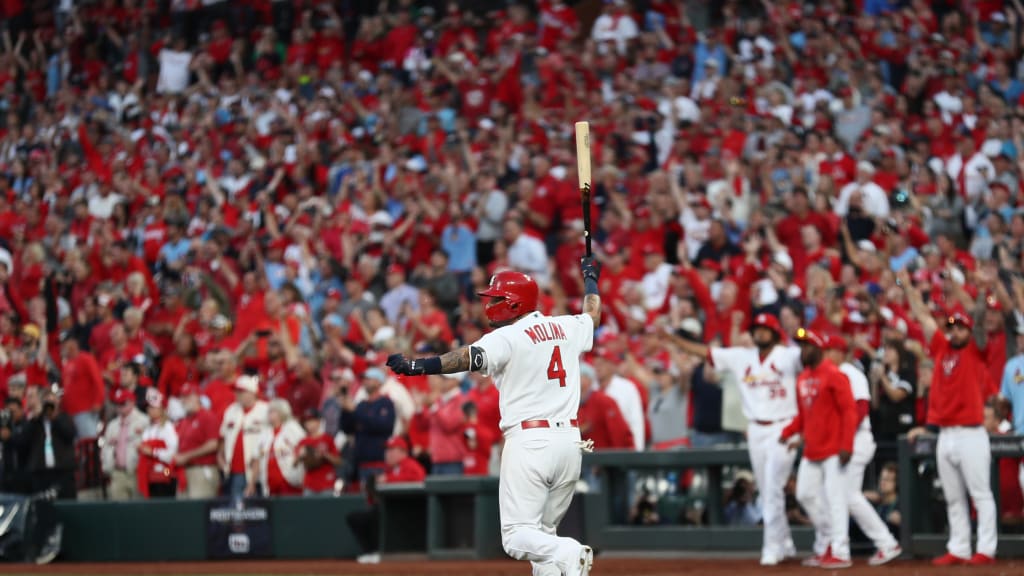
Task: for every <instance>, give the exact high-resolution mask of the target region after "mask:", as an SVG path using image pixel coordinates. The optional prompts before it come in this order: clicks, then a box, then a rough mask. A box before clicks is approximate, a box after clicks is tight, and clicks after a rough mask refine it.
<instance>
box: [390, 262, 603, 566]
mask: <svg viewBox="0 0 1024 576" xmlns="http://www.w3.org/2000/svg"><path fill="white" fill-rule="evenodd" d="M580 271H581V274H582V276H583V292H584V296H583V313H582V314H577V315H571V316H570V315H564V316H547V315H545V314H542V313H541V312H540V311H538V310H537V306H538V296H539V291H538V289H537V283H536V282H535V281H534V280H533V278H531V277H529V276H527V275H526V274H523V273H521V272H515V271H511V270H504V271H501V272H498V273H497V274H495V275H494V276H493V277H492V278H491V283H490V285H489V286H488V288H487V289H486V290H484V291H482V292H480V295H481V296H483V297H484V298H486V299H487V300H486V304H485V308H484V312H485V314H486V316H487V319H488V321H489V322H490V324H491V326H492V327H494V328H495V329H494V330H493V331H492V332H490V333H488V334H486V335H484V336H483V337H482V338H480V339H479V340H477V341H476V342H474V343H473V344H471V345H469V346H463V347H461V348H459V349H458V350H454V351H452V352H449V353H447V354H444V355H443V356H440V357H436V356H435V357H429V358H416V359H409V358H406V357H405V356H404V355H401V354H393V355H391V356H390V357H388V361H387V365H388V367H390V368H391V369H392V370H393V371H394V372H396V373H398V374H404V375H414V376H415V375H420V374H442V373H444V374H453V373H457V372H464V371H473V372H478V373H481V374H484V375H487V376H491V377H492V379H493V380H494V383H495V385H496V386H497V387H498V389H499V390H500V391H501V393H500V397H499V398H500V399H499V409H500V412H501V422H500V427H501V430H502V433H503V434H504V436H505V444H504V449H503V451H502V456H501V471H500V476H499V483H500V486H499V491H498V494H499V496H498V506H499V509H500V516H501V527H502V545H503V547H504V549H505V551H506V552H507V553H508V554H509V555H511V556H512V557H513V558H516V559H518V560H525V559H530V560H531V562H532V563H533V564H534V570H535V572H536V571H538V570H546V569H547V568H546V567H550V565H557V564H560V565H562V566H571V567H574V568H575V569H580V568H582V569H583V573H584V574H585V573H587V572H588V571H589V569H590V566H591V564H592V563H593V550H592V549H591V548H590V547H589V546H584V545H582V544H580V543H579V542H577V541H575V540H571V539H569V538H559V537H557V536H555V535H554V534H553V533H552V530H551V528H552V527H550V526H542V525H541V524H540V519H541V518H562V517H563V516H564V514H565V511H566V509H567V508H568V505H569V501H570V500H571V495H572V490H573V486H574V485H575V483H576V481H578V480H579V477H580V466H581V463H582V454H581V449H582V450H588V449H590V448H591V446H592V443H590V442H583V441H582V438H581V436H580V431H579V422H578V412H579V406H580V356H581V355H582V354H583V353H585V352H589V351H590V349H591V348H592V347H593V344H594V330H595V329H596V328H597V326H598V325H600V323H601V298H600V296H598V279H599V277H600V267H599V265H598V263H597V261H596V260H595V259H594V258H592V257H584V258H583V259H582V260H581V262H580ZM537 440H542V441H544V449H543V450H538V449H537V448H536V446H537V442H536V441H537ZM535 478H547V479H549V480H548V482H546V483H538V482H535V481H534V479H535ZM573 573H574V574H575V573H578V572H576V571H575V570H574V571H573Z"/></svg>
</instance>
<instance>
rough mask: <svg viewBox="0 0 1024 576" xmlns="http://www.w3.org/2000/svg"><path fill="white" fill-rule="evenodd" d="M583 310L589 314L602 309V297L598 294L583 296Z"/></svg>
mask: <svg viewBox="0 0 1024 576" xmlns="http://www.w3.org/2000/svg"><path fill="white" fill-rule="evenodd" d="M583 311H584V312H586V313H587V314H590V313H591V312H600V311H601V297H600V296H598V295H597V294H587V295H586V296H584V297H583Z"/></svg>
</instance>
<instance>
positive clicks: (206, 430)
mask: <svg viewBox="0 0 1024 576" xmlns="http://www.w3.org/2000/svg"><path fill="white" fill-rule="evenodd" d="M177 430H178V452H179V453H180V452H189V451H191V450H195V449H196V448H199V447H200V446H202V445H203V444H206V443H207V442H209V441H210V440H217V439H218V438H220V426H218V424H217V417H216V416H214V415H213V413H212V412H210V411H209V410H200V411H199V412H196V413H195V414H189V415H188V416H186V417H184V418H182V419H181V421H179V422H178V426H177ZM241 445H242V443H241V442H238V443H237V444H236V447H235V453H236V454H237V453H238V451H239V450H240V448H239V447H240V446H241ZM232 464H234V461H233V460H232ZM216 465H217V454H216V452H210V453H209V454H207V455H205V456H200V457H198V458H193V459H192V460H189V461H188V462H186V463H185V466H186V467H192V466H216Z"/></svg>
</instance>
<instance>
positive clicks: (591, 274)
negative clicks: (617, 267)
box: [580, 256, 601, 282]
mask: <svg viewBox="0 0 1024 576" xmlns="http://www.w3.org/2000/svg"><path fill="white" fill-rule="evenodd" d="M580 271H581V272H583V279H584V280H586V279H588V278H589V279H591V280H593V281H594V282H597V281H598V280H599V279H600V278H601V263H600V262H598V261H597V258H594V257H593V256H584V257H583V258H580Z"/></svg>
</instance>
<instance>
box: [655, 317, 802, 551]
mask: <svg viewBox="0 0 1024 576" xmlns="http://www.w3.org/2000/svg"><path fill="white" fill-rule="evenodd" d="M750 329H751V331H752V332H753V338H754V344H755V347H751V348H746V347H739V346H734V347H730V348H717V347H708V346H705V345H704V344H699V343H696V342H690V341H688V340H684V339H682V338H678V337H673V340H674V341H675V342H676V344H677V345H678V346H679V347H680V348H681V349H683V350H684V351H685V352H687V353H689V354H693V355H696V356H701V357H704V358H707V359H708V361H709V363H710V364H711V365H712V366H713V367H714V368H715V369H716V370H718V371H720V372H732V373H733V374H735V375H736V378H737V380H739V382H740V386H739V388H740V396H741V397H742V399H743V414H744V416H746V417H747V421H748V424H747V449H748V450H749V451H750V463H751V466H752V467H753V468H754V478H755V479H756V480H757V485H758V488H759V490H760V495H761V513H762V515H763V516H764V540H763V543H762V547H761V565H763V566H775V565H776V564H778V563H779V562H781V561H782V560H784V559H785V558H787V557H790V556H795V555H796V547H795V546H794V545H793V537H792V535H791V534H790V530H789V520H788V519H787V518H786V495H785V488H786V482H787V481H788V480H789V475H790V474H791V473H792V472H793V462H794V461H795V460H796V453H795V452H792V451H790V450H787V449H786V447H785V446H784V445H782V444H779V442H778V440H779V435H780V434H781V433H782V429H783V428H785V427H786V425H787V424H789V423H790V421H791V420H793V417H794V416H796V413H797V406H796V377H797V375H798V374H799V373H800V369H801V365H800V349H799V348H797V347H796V346H784V345H782V341H783V340H784V339H785V337H786V336H785V334H784V333H783V331H782V325H781V324H780V323H779V319H778V318H776V317H775V316H773V315H771V314H758V315H757V316H756V317H755V318H754V321H753V323H752V324H751V327H750Z"/></svg>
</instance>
